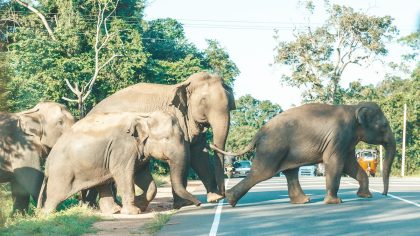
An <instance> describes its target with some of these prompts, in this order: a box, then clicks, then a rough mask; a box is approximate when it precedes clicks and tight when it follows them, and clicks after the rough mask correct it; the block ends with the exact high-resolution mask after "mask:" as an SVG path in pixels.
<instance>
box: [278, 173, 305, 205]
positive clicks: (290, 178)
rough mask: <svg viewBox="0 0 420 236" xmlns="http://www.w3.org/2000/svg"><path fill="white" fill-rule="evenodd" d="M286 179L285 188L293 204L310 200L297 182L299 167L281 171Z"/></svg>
mask: <svg viewBox="0 0 420 236" xmlns="http://www.w3.org/2000/svg"><path fill="white" fill-rule="evenodd" d="M283 173H284V175H285V176H286V179H287V188H288V192H289V197H290V202H291V203H294V204H303V203H307V202H310V201H311V199H310V198H309V196H307V195H305V193H303V190H302V187H301V186H300V183H299V167H298V168H294V169H289V170H285V171H283Z"/></svg>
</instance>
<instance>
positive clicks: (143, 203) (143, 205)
mask: <svg viewBox="0 0 420 236" xmlns="http://www.w3.org/2000/svg"><path fill="white" fill-rule="evenodd" d="M149 203H150V202H149V201H147V200H146V199H145V198H144V197H143V196H136V197H135V200H134V204H135V205H136V206H137V207H138V208H140V211H141V212H145V211H146V210H147V207H148V206H149Z"/></svg>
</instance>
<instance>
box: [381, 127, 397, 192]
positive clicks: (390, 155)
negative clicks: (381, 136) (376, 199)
mask: <svg viewBox="0 0 420 236" xmlns="http://www.w3.org/2000/svg"><path fill="white" fill-rule="evenodd" d="M383 146H384V148H385V158H384V169H383V172H382V178H383V182H384V191H383V193H382V194H383V195H387V194H388V188H389V175H390V174H391V166H392V162H393V161H394V157H395V153H396V144H395V138H394V135H393V133H392V131H391V128H389V131H388V134H387V135H386V138H385V142H384V144H383Z"/></svg>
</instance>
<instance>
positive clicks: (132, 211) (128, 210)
mask: <svg viewBox="0 0 420 236" xmlns="http://www.w3.org/2000/svg"><path fill="white" fill-rule="evenodd" d="M139 213H140V209H139V208H138V207H136V206H123V207H122V208H121V214H125V215H137V214H139Z"/></svg>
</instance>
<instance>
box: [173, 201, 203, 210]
mask: <svg viewBox="0 0 420 236" xmlns="http://www.w3.org/2000/svg"><path fill="white" fill-rule="evenodd" d="M191 205H197V204H194V202H192V201H189V200H178V201H174V204H173V208H174V209H181V208H182V207H185V206H191ZM199 205H200V204H199ZM199 205H198V206H199Z"/></svg>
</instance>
